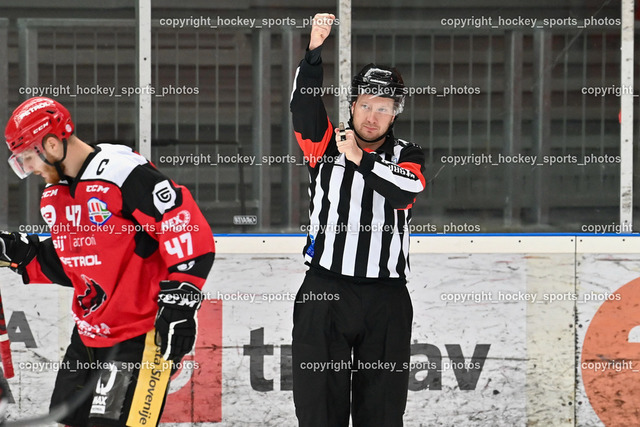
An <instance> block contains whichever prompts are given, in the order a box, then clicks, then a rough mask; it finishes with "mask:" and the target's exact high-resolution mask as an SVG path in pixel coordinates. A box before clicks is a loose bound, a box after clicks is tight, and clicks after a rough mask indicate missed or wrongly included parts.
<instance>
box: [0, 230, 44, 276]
mask: <svg viewBox="0 0 640 427" xmlns="http://www.w3.org/2000/svg"><path fill="white" fill-rule="evenodd" d="M39 243H40V239H39V238H38V236H37V235H35V234H25V233H16V232H13V233H9V232H7V231H0V261H2V262H0V266H2V267H5V266H6V267H12V268H13V269H16V270H18V271H21V270H22V269H23V268H24V267H26V266H27V264H29V263H30V262H31V260H32V259H33V258H35V256H36V254H37V253H38V244H39ZM2 264H4V265H2Z"/></svg>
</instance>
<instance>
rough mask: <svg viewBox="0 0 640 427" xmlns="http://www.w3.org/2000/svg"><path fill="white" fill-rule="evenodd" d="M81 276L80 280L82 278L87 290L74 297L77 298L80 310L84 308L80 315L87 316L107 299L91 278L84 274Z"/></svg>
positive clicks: (102, 290)
mask: <svg viewBox="0 0 640 427" xmlns="http://www.w3.org/2000/svg"><path fill="white" fill-rule="evenodd" d="M81 277H82V280H84V284H85V285H86V286H87V290H86V291H85V292H84V294H82V295H78V296H77V297H76V299H77V300H78V304H79V305H80V307H81V308H82V310H84V313H83V314H82V317H87V316H88V315H89V314H91V313H93V312H94V311H96V310H97V309H98V308H100V306H101V305H102V303H104V302H105V301H106V300H107V294H106V292H105V291H104V289H102V287H101V286H100V285H98V284H97V283H96V282H95V280H93V279H92V278H90V277H88V276H85V275H84V274H83V275H82V276H81Z"/></svg>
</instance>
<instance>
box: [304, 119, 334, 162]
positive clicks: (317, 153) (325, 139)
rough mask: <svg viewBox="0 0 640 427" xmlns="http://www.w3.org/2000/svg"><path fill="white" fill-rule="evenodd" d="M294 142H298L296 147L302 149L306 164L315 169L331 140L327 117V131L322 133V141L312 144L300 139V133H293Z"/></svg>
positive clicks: (331, 135) (308, 140)
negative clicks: (294, 136)
mask: <svg viewBox="0 0 640 427" xmlns="http://www.w3.org/2000/svg"><path fill="white" fill-rule="evenodd" d="M294 133H295V135H296V140H297V141H298V145H299V146H300V148H301V149H302V152H303V153H304V156H305V158H306V159H307V162H309V166H311V167H312V168H314V167H316V164H317V163H318V160H319V159H320V157H322V155H324V153H325V151H327V147H328V146H329V141H331V138H333V129H332V127H331V122H330V121H329V117H327V130H326V131H325V132H324V135H323V136H322V140H321V141H320V142H314V141H311V140H310V139H304V138H303V137H302V133H300V132H295V131H294Z"/></svg>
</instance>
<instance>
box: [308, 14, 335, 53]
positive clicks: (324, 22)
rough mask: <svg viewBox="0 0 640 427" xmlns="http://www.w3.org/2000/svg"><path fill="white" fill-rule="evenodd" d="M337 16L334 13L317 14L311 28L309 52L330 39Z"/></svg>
mask: <svg viewBox="0 0 640 427" xmlns="http://www.w3.org/2000/svg"><path fill="white" fill-rule="evenodd" d="M334 19H336V16H335V15H334V14H332V13H316V14H315V16H314V17H313V25H312V26H311V40H309V50H313V49H315V48H317V47H318V46H321V45H322V43H324V41H325V40H326V38H327V37H329V33H330V32H331V26H332V25H333V20H334Z"/></svg>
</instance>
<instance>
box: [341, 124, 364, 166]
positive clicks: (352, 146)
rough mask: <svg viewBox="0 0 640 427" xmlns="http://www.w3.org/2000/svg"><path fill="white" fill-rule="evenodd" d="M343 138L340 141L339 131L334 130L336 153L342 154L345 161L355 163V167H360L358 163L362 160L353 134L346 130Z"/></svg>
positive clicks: (360, 151) (360, 150)
mask: <svg viewBox="0 0 640 427" xmlns="http://www.w3.org/2000/svg"><path fill="white" fill-rule="evenodd" d="M345 137H346V138H345V140H344V141H341V140H340V139H341V138H340V129H338V128H336V145H337V146H338V151H339V152H341V153H343V154H344V155H345V157H346V158H347V160H349V161H351V162H353V163H355V164H356V166H360V161H361V160H362V149H361V148H360V147H359V146H358V143H357V142H356V136H355V134H354V133H353V131H352V130H351V129H347V130H346V131H345Z"/></svg>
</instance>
